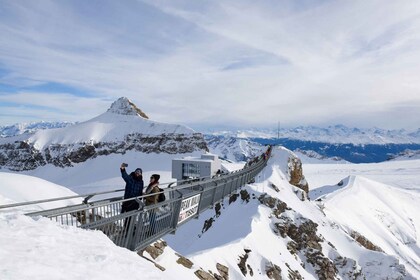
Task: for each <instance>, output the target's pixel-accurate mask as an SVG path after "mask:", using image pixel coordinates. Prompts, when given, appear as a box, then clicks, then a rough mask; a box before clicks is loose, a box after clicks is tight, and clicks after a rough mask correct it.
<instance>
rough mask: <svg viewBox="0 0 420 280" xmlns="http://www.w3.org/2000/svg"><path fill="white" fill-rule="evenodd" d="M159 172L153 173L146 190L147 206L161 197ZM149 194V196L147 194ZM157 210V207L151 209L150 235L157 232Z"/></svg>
mask: <svg viewBox="0 0 420 280" xmlns="http://www.w3.org/2000/svg"><path fill="white" fill-rule="evenodd" d="M159 179H160V175H159V174H153V175H152V176H151V177H150V183H149V185H148V186H147V188H146V191H145V193H144V194H145V195H146V197H145V200H146V206H149V205H153V204H156V203H158V198H159V192H160V190H159ZM147 195H149V196H147ZM156 212H157V209H150V210H149V223H150V229H149V235H153V234H154V233H155V229H156Z"/></svg>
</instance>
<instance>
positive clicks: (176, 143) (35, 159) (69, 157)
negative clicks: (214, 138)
mask: <svg viewBox="0 0 420 280" xmlns="http://www.w3.org/2000/svg"><path fill="white" fill-rule="evenodd" d="M197 150H203V151H207V150H208V149H207V145H206V143H205V141H204V138H203V136H202V134H200V133H194V134H193V135H185V134H161V135H157V136H151V135H142V134H140V133H133V134H129V135H126V136H125V139H124V140H123V141H119V142H100V143H91V142H88V143H74V144H52V145H49V146H47V147H46V148H44V149H43V150H41V151H40V150H38V149H36V148H35V147H34V145H33V144H32V143H28V142H27V141H18V142H14V143H7V144H2V145H0V166H5V167H8V168H9V169H10V170H13V171H24V170H33V169H36V168H37V167H40V166H44V165H46V164H52V165H54V166H57V167H71V166H73V165H74V164H77V163H80V162H84V161H87V160H88V159H92V158H96V157H98V156H103V155H109V154H124V153H126V152H127V151H137V152H142V153H147V154H148V153H168V154H183V153H191V152H194V151H197Z"/></svg>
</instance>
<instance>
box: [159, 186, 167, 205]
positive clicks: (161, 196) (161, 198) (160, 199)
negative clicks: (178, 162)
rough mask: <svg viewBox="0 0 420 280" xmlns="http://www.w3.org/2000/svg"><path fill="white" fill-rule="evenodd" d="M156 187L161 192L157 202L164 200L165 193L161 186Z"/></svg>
mask: <svg viewBox="0 0 420 280" xmlns="http://www.w3.org/2000/svg"><path fill="white" fill-rule="evenodd" d="M158 189H159V191H160V192H161V193H160V194H159V197H158V202H163V201H165V199H166V197H165V194H164V193H163V189H161V188H159V187H158Z"/></svg>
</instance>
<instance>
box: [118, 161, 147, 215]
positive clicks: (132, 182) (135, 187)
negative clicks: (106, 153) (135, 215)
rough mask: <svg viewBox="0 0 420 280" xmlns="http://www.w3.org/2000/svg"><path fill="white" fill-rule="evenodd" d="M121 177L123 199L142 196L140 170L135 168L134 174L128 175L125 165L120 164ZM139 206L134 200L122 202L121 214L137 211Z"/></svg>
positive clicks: (141, 175)
mask: <svg viewBox="0 0 420 280" xmlns="http://www.w3.org/2000/svg"><path fill="white" fill-rule="evenodd" d="M120 170H121V176H122V178H123V179H124V181H125V191H124V199H128V198H132V197H137V196H141V195H143V186H144V183H143V174H142V173H143V171H142V170H141V168H137V169H136V170H135V171H134V172H131V173H130V175H128V174H127V171H126V170H125V165H124V164H121V167H120ZM138 208H139V204H138V203H137V201H135V200H129V201H124V202H123V204H122V207H121V213H124V212H128V211H132V210H137V209H138Z"/></svg>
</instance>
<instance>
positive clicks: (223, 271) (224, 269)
mask: <svg viewBox="0 0 420 280" xmlns="http://www.w3.org/2000/svg"><path fill="white" fill-rule="evenodd" d="M216 268H217V271H219V273H220V276H221V277H222V279H225V280H229V268H228V267H227V266H224V265H222V264H220V263H217V264H216Z"/></svg>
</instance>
